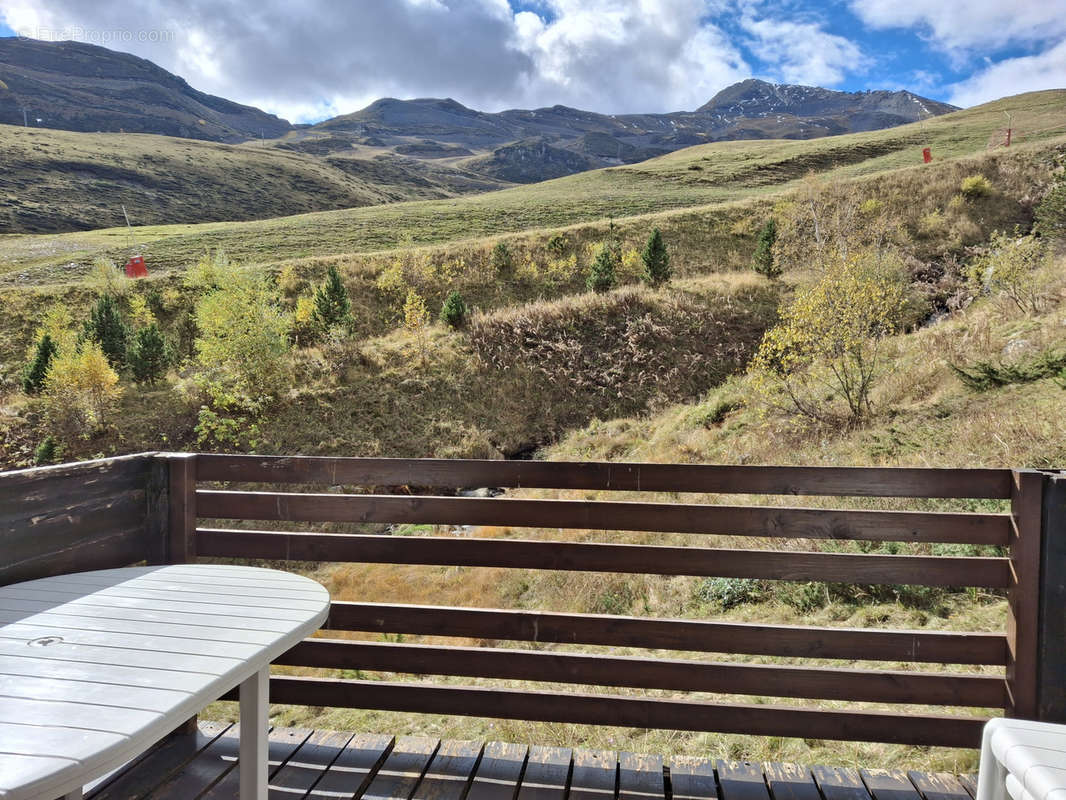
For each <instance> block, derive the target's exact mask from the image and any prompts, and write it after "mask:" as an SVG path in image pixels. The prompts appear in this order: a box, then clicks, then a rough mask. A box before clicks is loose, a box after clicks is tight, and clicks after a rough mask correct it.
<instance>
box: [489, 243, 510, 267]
mask: <svg viewBox="0 0 1066 800" xmlns="http://www.w3.org/2000/svg"><path fill="white" fill-rule="evenodd" d="M490 263H491V265H492V268H493V270H495V272H496V274H497V275H510V274H511V273H512V272H514V257H513V256H512V255H511V248H510V247H508V246H507V243H506V242H496V245H495V246H494V247H493V248H492V256H491V258H490Z"/></svg>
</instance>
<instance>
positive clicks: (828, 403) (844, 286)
mask: <svg viewBox="0 0 1066 800" xmlns="http://www.w3.org/2000/svg"><path fill="white" fill-rule="evenodd" d="M906 301H907V295H906V282H905V280H904V278H903V274H902V269H901V266H900V265H899V263H898V262H893V263H885V262H884V261H882V260H881V259H878V258H876V257H875V256H874V255H873V254H871V253H859V254H853V255H852V256H851V257H850V258H847V259H840V260H838V261H836V262H835V263H831V264H830V266H829V267H828V268H827V269H826V270H825V272H824V273H823V275H822V277H821V279H820V280H819V281H818V282H817V283H816V284H814V285H813V286H811V287H809V288H807V289H805V290H801V291H799V292H797V294H796V297H795V299H794V301H793V302H792V303H791V305H789V306H788V307H787V308H785V309H784V310H783V311H782V313H781V322H780V323H778V325H776V326H775V327H773V328H771V329H770V330H769V331H767V332H766V334H765V335H764V336H763V340H762V343H761V344H760V345H759V350H758V352H757V353H756V355H755V358H754V359H753V360H752V364H751V367H750V371H751V372H752V374H753V376H754V379H755V380H754V385H755V389H756V391H757V392H758V393H759V394H760V395H761V396H762V397H763V399H764V400H766V401H769V402H770V403H771V404H773V403H775V402H776V398H783V401H784V406H785V407H786V408H788V409H790V410H791V411H794V412H797V413H798V414H800V415H801V416H803V417H806V418H808V419H811V420H816V421H819V422H824V423H830V422H833V421H835V417H836V413H835V411H834V410H833V406H834V405H835V404H836V402H837V401H839V400H842V401H843V402H844V405H845V410H846V412H845V413H846V417H847V418H849V419H850V420H851V421H852V422H856V421H859V420H861V419H862V418H863V417H865V416H866V415H867V414H868V413H869V412H870V411H871V404H870V392H871V389H872V387H873V384H874V381H875V379H876V378H877V376H878V375H879V373H880V372H881V370H882V369H883V368H884V367H885V365H884V363H883V361H884V358H883V355H882V354H881V352H880V347H879V344H880V340H881V339H882V338H883V337H885V336H887V335H889V334H892V333H895V332H896V331H897V330H898V329H899V327H900V325H901V323H902V319H903V313H904V310H905V308H906Z"/></svg>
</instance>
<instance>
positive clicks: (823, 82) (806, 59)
mask: <svg viewBox="0 0 1066 800" xmlns="http://www.w3.org/2000/svg"><path fill="white" fill-rule="evenodd" d="M740 25H741V28H742V29H743V30H744V31H746V32H747V33H748V34H749V35H750V37H751V39H750V41H749V47H751V50H752V52H753V53H754V54H755V55H756V56H757V57H758V58H760V59H761V60H763V61H765V62H766V63H767V64H769V65H771V67H772V68H773V69H774V70H775V72H776V73H778V74H779V75H780V77H781V79H782V80H784V81H785V82H786V83H801V84H808V85H814V86H833V85H835V84H838V83H840V82H841V81H842V80H844V76H845V75H846V74H848V73H855V72H861V71H863V70H865V69H866V67H867V66H868V64H869V59H867V57H866V56H865V55H863V52H862V50H860V49H859V47H858V46H857V45H856V44H854V43H853V42H851V41H849V40H848V39H845V38H844V37H843V36H837V35H835V34H832V33H829V32H827V31H825V30H823V29H822V26H821V25H820V24H818V23H816V22H794V21H791V20H786V19H781V18H776V17H773V16H768V17H765V18H763V19H756V18H754V17H753V16H751V15H749V14H745V16H744V17H743V18H742V19H741V22H740Z"/></svg>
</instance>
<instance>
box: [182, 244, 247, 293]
mask: <svg viewBox="0 0 1066 800" xmlns="http://www.w3.org/2000/svg"><path fill="white" fill-rule="evenodd" d="M234 271H235V265H233V264H231V263H230V260H229V258H228V257H227V256H226V251H225V250H222V249H219V250H216V251H215V252H214V254H212V253H210V252H205V253H204V254H203V256H201V257H200V260H199V261H197V262H196V264H194V265H193V266H192V268H190V269H189V270H188V271H187V272H186V273H185V285H186V286H187V287H189V288H190V289H196V290H197V291H201V292H210V291H213V290H215V289H220V288H222V286H223V285H224V284H225V283H227V282H228V281H229V280H230V279H231V278H232V277H233V275H234Z"/></svg>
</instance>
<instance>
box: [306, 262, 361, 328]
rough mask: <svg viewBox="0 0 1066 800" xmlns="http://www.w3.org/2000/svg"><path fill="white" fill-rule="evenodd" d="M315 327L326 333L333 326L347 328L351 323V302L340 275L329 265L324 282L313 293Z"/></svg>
mask: <svg viewBox="0 0 1066 800" xmlns="http://www.w3.org/2000/svg"><path fill="white" fill-rule="evenodd" d="M313 318H314V322H315V325H316V326H317V327H318V329H319V330H321V331H328V330H329V329H330V328H332V327H334V326H335V325H345V326H349V325H351V323H352V301H351V300H349V299H348V290H347V289H345V288H344V283H343V281H341V276H340V273H339V272H337V268H336V267H335V266H333V265H332V264H330V267H329V271H328V272H327V273H326V281H325V283H323V284H322V285H321V286H319V287H318V289H317V290H316V291H315V311H314V315H313Z"/></svg>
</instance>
